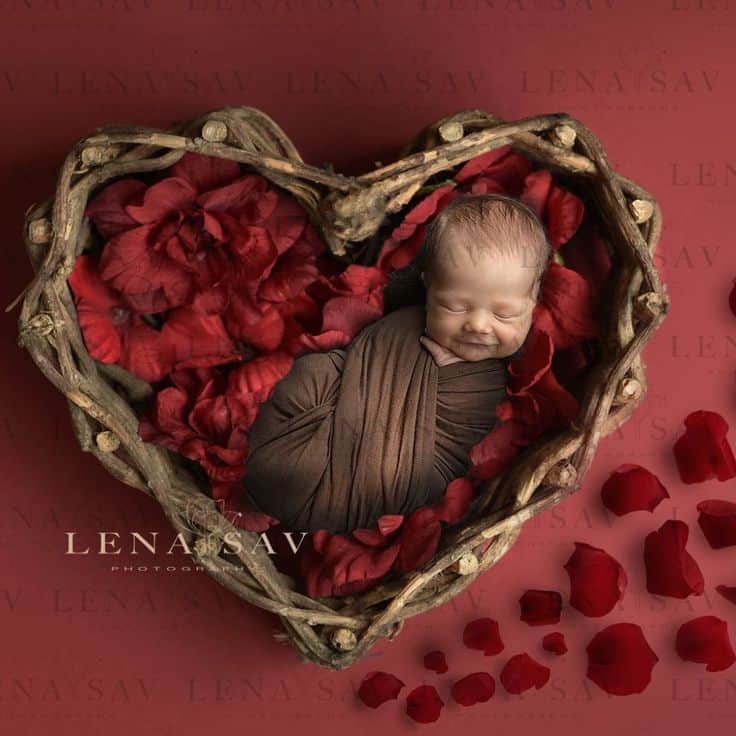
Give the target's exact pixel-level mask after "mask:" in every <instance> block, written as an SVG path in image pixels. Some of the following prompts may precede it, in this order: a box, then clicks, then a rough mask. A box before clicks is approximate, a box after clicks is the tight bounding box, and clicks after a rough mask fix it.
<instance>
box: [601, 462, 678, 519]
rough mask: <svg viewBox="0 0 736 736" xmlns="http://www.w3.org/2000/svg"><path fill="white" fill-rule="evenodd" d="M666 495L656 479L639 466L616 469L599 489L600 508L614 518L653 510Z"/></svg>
mask: <svg viewBox="0 0 736 736" xmlns="http://www.w3.org/2000/svg"><path fill="white" fill-rule="evenodd" d="M669 497H670V494H669V493H667V489H666V488H665V487H664V486H663V485H662V483H661V482H660V480H659V478H657V476H656V475H654V473H652V472H650V471H649V470H647V469H646V468H643V467H642V466H641V465H634V464H626V465H620V466H619V467H618V468H616V469H615V470H614V471H613V472H612V473H611V475H610V476H609V477H608V480H606V482H605V483H604V484H603V486H602V488H601V498H602V499H603V505H604V506H605V507H606V508H607V509H609V511H613V513H614V514H616V515H617V516H623V515H624V514H630V513H631V512H632V511H649V512H650V513H651V512H653V511H654V509H655V508H657V506H659V504H660V503H661V502H662V501H663V500H664V499H665V498H669Z"/></svg>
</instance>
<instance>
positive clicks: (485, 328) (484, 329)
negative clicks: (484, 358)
mask: <svg viewBox="0 0 736 736" xmlns="http://www.w3.org/2000/svg"><path fill="white" fill-rule="evenodd" d="M465 328H466V329H467V330H468V331H470V332H475V333H477V334H479V335H487V334H489V333H491V332H492V331H493V325H492V324H491V318H490V316H489V315H487V314H484V313H482V312H471V313H470V314H468V319H467V321H466V323H465Z"/></svg>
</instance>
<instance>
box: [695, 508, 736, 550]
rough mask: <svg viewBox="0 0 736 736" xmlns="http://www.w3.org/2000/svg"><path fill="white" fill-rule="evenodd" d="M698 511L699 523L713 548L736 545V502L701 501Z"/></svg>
mask: <svg viewBox="0 0 736 736" xmlns="http://www.w3.org/2000/svg"><path fill="white" fill-rule="evenodd" d="M698 511H699V512H700V516H698V524H700V528H701V529H702V530H703V534H705V538H706V539H707V540H708V544H710V546H711V547H713V549H721V548H723V547H733V546H734V545H736V503H731V501H719V500H717V499H712V500H710V501H701V502H700V503H699V504H698Z"/></svg>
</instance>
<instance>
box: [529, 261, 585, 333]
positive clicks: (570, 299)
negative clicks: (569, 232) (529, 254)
mask: <svg viewBox="0 0 736 736" xmlns="http://www.w3.org/2000/svg"><path fill="white" fill-rule="evenodd" d="M540 302H541V304H539V305H537V311H544V310H546V311H547V312H548V315H547V316H546V318H545V320H544V324H542V323H539V324H538V326H539V327H541V328H542V329H544V330H546V331H547V332H549V334H550V336H551V338H552V342H553V343H554V346H555V347H556V348H569V347H571V346H572V345H575V344H576V343H579V342H580V341H581V340H585V339H588V338H593V337H596V336H597V335H598V325H597V324H596V323H595V321H594V320H593V318H592V311H593V302H592V294H591V288H590V286H589V284H588V282H587V281H586V280H585V278H584V277H583V276H581V275H580V274H579V273H577V272H576V271H573V270H572V269H570V268H565V267H564V266H560V265H559V264H557V263H550V264H549V266H548V267H547V270H546V272H545V274H544V277H543V279H542V289H541V296H540ZM536 321H538V322H539V320H536Z"/></svg>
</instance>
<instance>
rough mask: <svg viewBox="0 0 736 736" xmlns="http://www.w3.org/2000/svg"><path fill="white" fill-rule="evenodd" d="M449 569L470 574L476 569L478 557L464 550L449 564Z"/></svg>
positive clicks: (461, 573) (460, 573)
mask: <svg viewBox="0 0 736 736" xmlns="http://www.w3.org/2000/svg"><path fill="white" fill-rule="evenodd" d="M450 570H452V571H453V572H456V573H457V574H458V575H472V574H473V573H474V572H476V571H477V570H478V558H477V557H476V556H475V554H474V553H473V552H464V553H463V554H462V555H461V556H460V557H458V559H457V560H455V562H453V563H452V565H450Z"/></svg>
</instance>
